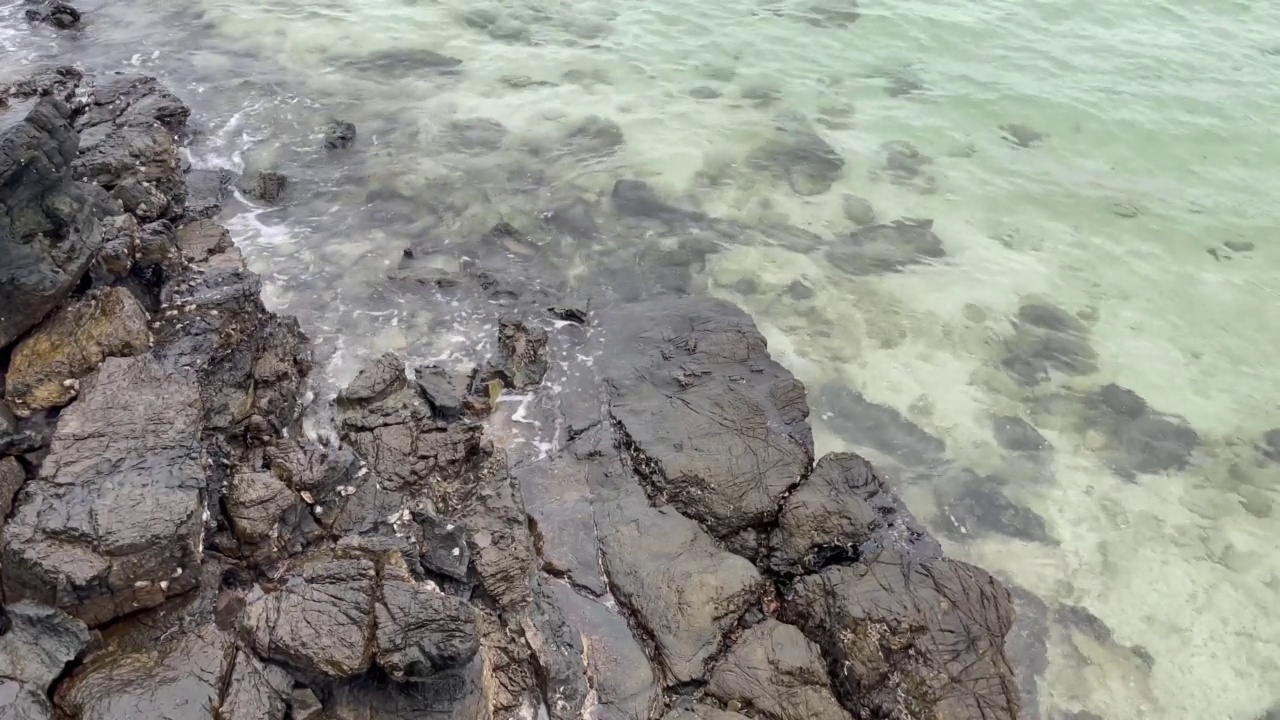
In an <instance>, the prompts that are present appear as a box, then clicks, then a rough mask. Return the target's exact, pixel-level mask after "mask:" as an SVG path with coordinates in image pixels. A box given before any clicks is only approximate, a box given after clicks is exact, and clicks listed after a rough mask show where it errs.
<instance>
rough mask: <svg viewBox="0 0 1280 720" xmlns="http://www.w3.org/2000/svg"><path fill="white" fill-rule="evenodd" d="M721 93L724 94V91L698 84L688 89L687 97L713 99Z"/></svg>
mask: <svg viewBox="0 0 1280 720" xmlns="http://www.w3.org/2000/svg"><path fill="white" fill-rule="evenodd" d="M722 95H724V93H722V92H720V91H719V90H717V89H715V88H713V87H708V86H706V85H699V86H698V87H695V88H693V89H691V90H689V97H691V98H693V99H694V100H715V99H716V98H718V97H720V96H722Z"/></svg>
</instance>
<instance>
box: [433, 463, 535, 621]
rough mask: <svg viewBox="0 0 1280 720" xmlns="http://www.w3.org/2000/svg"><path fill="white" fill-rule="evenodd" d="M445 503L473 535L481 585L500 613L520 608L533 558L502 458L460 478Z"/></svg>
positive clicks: (470, 543)
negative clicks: (470, 474)
mask: <svg viewBox="0 0 1280 720" xmlns="http://www.w3.org/2000/svg"><path fill="white" fill-rule="evenodd" d="M443 505H444V507H445V508H446V509H447V510H448V512H449V514H450V515H451V516H454V517H457V518H458V519H459V520H461V521H462V522H463V523H464V524H465V525H466V527H467V529H468V531H470V533H471V535H470V537H469V538H468V546H469V547H470V549H471V561H472V563H473V564H474V565H475V569H476V575H477V576H478V577H479V579H480V585H481V587H483V588H484V590H485V592H487V593H488V594H489V596H490V597H491V598H493V600H494V602H495V603H496V604H497V606H498V607H499V608H500V609H502V610H503V611H504V612H506V613H514V612H519V611H520V610H522V609H523V608H524V606H525V604H526V603H528V601H529V575H530V573H531V572H532V570H533V567H534V558H535V555H534V550H533V539H532V538H531V537H530V535H529V527H528V524H527V520H526V518H527V514H526V512H525V507H524V499H523V498H522V497H521V495H520V489H519V488H518V487H517V486H516V481H515V479H514V478H512V477H511V475H510V474H509V473H508V472H507V467H506V463H505V461H504V460H503V458H501V457H496V456H495V457H494V458H492V459H490V460H489V461H487V462H486V463H485V464H484V465H483V466H482V467H481V468H479V469H478V471H476V472H475V473H474V475H473V476H472V477H469V478H463V479H461V481H460V483H459V484H458V485H457V486H455V487H453V488H451V490H450V492H448V493H446V496H445V498H444V503H443Z"/></svg>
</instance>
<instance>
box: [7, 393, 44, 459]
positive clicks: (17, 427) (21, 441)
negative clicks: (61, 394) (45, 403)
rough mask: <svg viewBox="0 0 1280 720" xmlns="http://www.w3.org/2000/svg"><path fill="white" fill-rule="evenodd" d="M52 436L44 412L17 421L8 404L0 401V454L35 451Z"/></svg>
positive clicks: (21, 453)
mask: <svg viewBox="0 0 1280 720" xmlns="http://www.w3.org/2000/svg"><path fill="white" fill-rule="evenodd" d="M52 436H53V430H52V428H50V427H49V423H48V422H47V421H46V416H45V414H44V413H39V414H37V415H36V416H35V417H32V418H25V419H23V420H22V421H19V420H18V419H17V418H15V417H14V416H13V413H12V412H11V411H10V410H9V406H7V405H5V404H4V403H3V402H0V456H4V455H23V454H25V453H31V452H35V451H37V450H39V449H40V448H43V447H46V446H47V445H48V444H49V440H50V438H51V437H52Z"/></svg>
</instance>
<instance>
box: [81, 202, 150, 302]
mask: <svg viewBox="0 0 1280 720" xmlns="http://www.w3.org/2000/svg"><path fill="white" fill-rule="evenodd" d="M121 212H122V213H123V209H122V210H121ZM139 234H140V229H139V228H138V221H137V219H136V218H134V216H132V215H125V214H120V215H115V216H112V217H109V218H106V219H105V220H103V221H102V248H101V249H100V250H99V251H98V257H97V259H96V260H95V261H94V263H93V267H92V268H91V269H90V272H91V275H92V277H93V279H94V285H96V286H98V287H104V286H109V285H112V284H114V283H116V282H118V281H120V280H123V279H124V278H126V277H128V276H129V273H130V271H132V270H133V260H134V255H135V254H136V253H137V247H138V235H139Z"/></svg>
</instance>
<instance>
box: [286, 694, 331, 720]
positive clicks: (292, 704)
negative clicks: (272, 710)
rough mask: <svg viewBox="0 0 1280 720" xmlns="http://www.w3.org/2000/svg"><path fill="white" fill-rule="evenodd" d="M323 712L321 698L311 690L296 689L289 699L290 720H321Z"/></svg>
mask: <svg viewBox="0 0 1280 720" xmlns="http://www.w3.org/2000/svg"><path fill="white" fill-rule="evenodd" d="M323 712H324V706H322V705H321V704H320V698H317V697H316V694H315V693H314V692H312V691H311V689H310V688H294V690H293V695H292V696H291V697H290V699H289V717H290V720H319V716H320V714H321V713H323Z"/></svg>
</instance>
